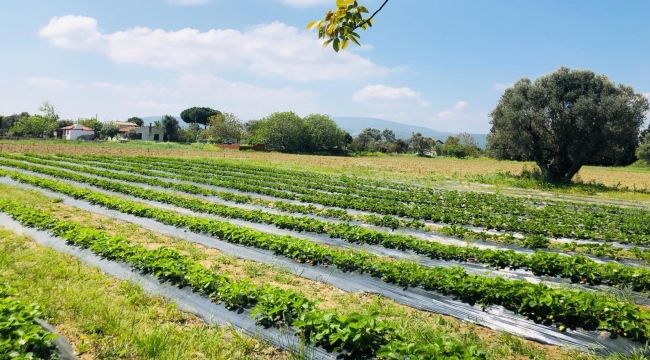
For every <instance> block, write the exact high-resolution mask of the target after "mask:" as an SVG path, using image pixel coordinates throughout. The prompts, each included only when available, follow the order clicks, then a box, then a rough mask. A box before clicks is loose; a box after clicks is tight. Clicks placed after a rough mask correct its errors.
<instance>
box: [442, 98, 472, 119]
mask: <svg viewBox="0 0 650 360" xmlns="http://www.w3.org/2000/svg"><path fill="white" fill-rule="evenodd" d="M468 105H469V104H468V103H467V102H466V101H463V100H460V101H457V102H456V103H455V104H454V106H453V107H451V108H450V109H447V110H443V111H441V112H439V113H438V114H437V115H438V118H440V119H443V120H450V119H453V118H456V117H458V116H459V115H461V114H462V113H463V112H464V111H465V109H467V106H468Z"/></svg>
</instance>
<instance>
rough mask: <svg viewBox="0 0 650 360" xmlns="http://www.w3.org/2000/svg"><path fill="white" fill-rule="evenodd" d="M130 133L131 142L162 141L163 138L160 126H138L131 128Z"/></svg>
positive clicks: (163, 133) (163, 134)
mask: <svg viewBox="0 0 650 360" xmlns="http://www.w3.org/2000/svg"><path fill="white" fill-rule="evenodd" d="M129 131H130V136H129V137H130V138H131V139H133V140H145V141H163V140H164V136H165V129H164V128H162V127H160V126H152V125H151V124H149V125H148V126H140V127H136V128H132V129H130V130H129Z"/></svg>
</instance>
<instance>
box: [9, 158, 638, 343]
mask: <svg viewBox="0 0 650 360" xmlns="http://www.w3.org/2000/svg"><path fill="white" fill-rule="evenodd" d="M0 175H3V176H10V177H11V178H13V179H15V180H17V181H20V182H24V183H27V184H31V185H35V186H39V187H43V188H46V189H49V190H53V191H55V192H59V193H63V194H67V195H69V196H72V197H75V198H80V199H84V200H87V201H89V202H91V203H94V204H98V205H101V206H104V207H107V208H110V209H114V210H117V211H121V212H124V213H128V214H132V215H136V216H140V217H146V218H151V219H154V220H156V221H159V222H162V223H165V224H168V225H173V226H177V227H181V228H186V229H189V230H191V231H193V232H197V233H204V234H209V235H212V236H215V237H217V238H219V239H222V240H223V241H227V242H231V243H235V244H240V245H245V246H253V247H256V248H260V249H266V250H270V251H272V252H273V253H275V254H277V255H281V256H284V257H287V258H290V259H293V260H295V261H298V262H303V263H310V264H314V265H322V266H335V267H337V268H338V269H340V270H342V271H357V272H360V273H366V274H368V275H370V276H373V277H377V278H380V279H382V280H383V281H385V282H387V283H392V284H397V285H400V286H407V287H422V288H424V289H426V290H430V291H436V292H438V293H441V294H443V295H448V296H453V297H455V298H457V299H459V300H460V301H463V302H467V303H470V304H475V303H478V304H481V305H483V306H490V305H501V306H503V307H504V308H506V309H509V310H511V311H513V312H515V313H518V314H521V315H523V316H525V317H527V318H529V319H532V320H534V321H536V322H541V323H545V324H549V325H550V324H556V325H557V326H559V328H560V329H564V328H567V327H569V328H576V327H581V328H584V329H587V330H596V329H599V330H606V331H610V332H611V333H612V334H614V335H621V336H624V337H628V338H631V339H635V340H639V341H645V340H647V339H648V334H650V313H648V312H647V311H646V310H644V309H642V308H639V307H637V306H635V305H634V304H632V303H630V302H628V301H625V300H621V299H618V298H616V297H615V296H612V295H609V294H605V293H596V292H587V291H580V290H572V289H564V288H553V287H549V286H547V285H544V284H532V283H529V282H526V281H522V280H509V279H504V278H500V277H486V276H479V275H472V274H468V273H467V272H465V271H464V270H462V269H461V268H442V267H427V266H423V265H419V264H416V263H413V262H411V261H406V260H403V261H398V260H391V259H386V258H382V257H378V256H375V255H371V254H368V253H366V252H363V251H357V250H351V249H341V248H332V247H329V246H325V245H321V244H317V243H313V242H310V241H307V240H304V239H298V238H293V237H290V236H279V235H274V234H268V233H264V232H261V231H256V230H252V229H247V228H242V227H240V226H236V225H233V224H230V223H227V222H222V221H217V220H214V219H209V218H203V217H196V216H189V215H182V214H178V213H176V212H173V211H169V210H163V209H159V208H155V207H152V206H147V205H142V204H138V203H137V202H134V201H130V200H125V199H120V198H118V197H115V196H110V195H106V194H102V193H99V192H96V191H91V190H87V189H80V188H78V187H74V186H71V185H68V184H65V183H61V182H57V181H53V180H49V179H44V178H40V177H37V176H31V175H25V174H21V173H17V172H13V171H8V170H3V169H0Z"/></svg>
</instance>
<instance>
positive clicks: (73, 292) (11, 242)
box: [0, 229, 287, 359]
mask: <svg viewBox="0 0 650 360" xmlns="http://www.w3.org/2000/svg"><path fill="white" fill-rule="evenodd" d="M0 277H2V278H4V279H5V280H6V281H7V283H8V285H9V286H10V287H11V288H12V289H13V290H15V293H16V294H17V296H18V298H19V300H23V301H26V302H33V303H37V304H39V305H40V306H41V307H42V308H43V310H44V313H45V316H46V317H47V320H48V321H49V322H50V323H52V324H53V325H54V326H55V327H56V329H57V331H58V332H59V333H60V334H62V335H63V336H65V337H66V338H67V339H68V340H69V341H70V343H71V344H72V345H73V347H74V348H75V351H76V352H77V353H78V354H79V355H80V358H81V359H117V358H119V359H283V358H287V355H286V354H283V353H281V352H279V351H278V350H276V349H274V348H273V347H271V346H270V345H267V344H264V343H262V342H260V341H258V340H255V339H253V338H250V337H247V336H244V335H241V334H240V333H238V332H237V331H235V330H233V329H231V328H227V327H214V326H208V325H206V324H205V323H204V322H203V321H201V320H200V319H198V318H197V317H195V316H193V315H190V314H188V313H184V312H182V311H180V310H179V309H178V308H177V307H176V306H175V305H174V304H172V303H170V302H167V301H165V300H163V299H162V298H159V297H152V296H149V295H147V294H145V293H144V292H143V290H142V289H141V288H139V287H137V286H135V285H132V284H131V283H129V282H127V281H120V280H117V279H114V278H111V277H108V276H106V275H104V274H103V273H102V272H101V271H100V270H98V269H96V268H92V267H89V266H86V265H83V264H82V263H80V262H79V261H77V260H76V259H74V258H72V257H70V256H67V255H62V254H59V253H57V252H55V251H54V250H51V249H48V248H44V247H41V246H38V245H37V244H35V243H34V242H33V241H31V240H30V239H28V238H25V237H22V236H18V235H16V234H14V233H12V232H10V231H8V230H5V229H0Z"/></svg>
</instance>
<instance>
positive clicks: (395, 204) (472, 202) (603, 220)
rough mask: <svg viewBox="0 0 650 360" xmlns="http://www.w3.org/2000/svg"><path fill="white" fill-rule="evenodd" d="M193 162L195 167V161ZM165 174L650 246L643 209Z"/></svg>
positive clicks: (187, 170) (170, 167)
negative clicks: (393, 195) (363, 192)
mask: <svg viewBox="0 0 650 360" xmlns="http://www.w3.org/2000/svg"><path fill="white" fill-rule="evenodd" d="M104 161H108V162H111V161H112V160H104ZM120 161H135V162H137V164H138V166H141V167H143V168H145V169H150V168H151V167H152V166H153V165H151V164H147V163H146V161H144V160H137V159H131V158H129V159H123V160H120ZM187 162H188V163H191V161H189V160H188V161H187ZM165 172H171V173H174V174H184V175H188V174H192V175H194V176H199V177H203V178H204V179H206V180H205V183H208V184H211V185H216V186H221V187H228V188H233V189H237V190H241V191H247V192H255V193H260V194H264V195H270V196H275V197H280V198H286V199H293V200H299V201H302V202H306V203H315V204H321V205H326V206H334V207H339V208H346V209H357V210H364V211H370V212H375V213H380V214H385V215H397V216H404V217H408V218H413V219H424V220H432V221H437V222H443V223H448V224H467V225H474V226H480V227H484V228H487V229H497V230H508V231H517V232H522V233H527V234H539V235H545V236H553V237H569V238H580V239H595V240H605V241H621V242H631V243H636V244H640V245H647V244H650V212H648V211H644V210H639V209H623V208H616V207H612V206H590V207H588V208H586V207H580V206H577V205H574V204H570V203H564V204H561V203H554V202H544V203H530V202H527V200H523V199H520V198H516V197H508V196H503V195H496V194H485V193H476V192H459V191H446V190H437V194H436V196H435V197H432V203H431V204H425V205H423V204H415V203H412V202H411V201H410V200H411V198H410V197H409V196H408V195H405V197H404V199H403V201H397V200H388V199H376V198H368V197H360V196H350V195H344V194H335V193H324V192H316V191H313V190H310V189H309V188H308V187H303V188H299V187H297V186H285V185H283V184H282V183H281V182H273V181H261V180H260V181H254V180H246V179H242V178H237V177H230V178H225V177H220V176H217V175H211V173H210V172H209V171H204V170H201V171H197V170H196V169H194V170H192V169H191V166H189V165H184V164H176V163H172V162H170V163H168V164H167V166H165ZM359 181H361V180H359ZM379 191H380V190H377V192H379Z"/></svg>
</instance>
